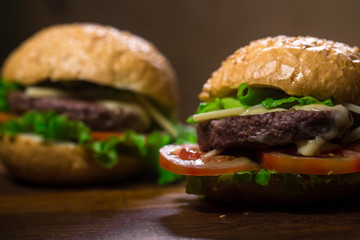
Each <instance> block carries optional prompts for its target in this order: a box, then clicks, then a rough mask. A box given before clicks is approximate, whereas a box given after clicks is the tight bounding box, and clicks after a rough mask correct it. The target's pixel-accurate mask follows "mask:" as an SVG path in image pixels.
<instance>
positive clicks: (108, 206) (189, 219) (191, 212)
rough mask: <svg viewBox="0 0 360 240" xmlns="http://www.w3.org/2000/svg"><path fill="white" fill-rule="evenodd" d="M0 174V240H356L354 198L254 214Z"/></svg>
mask: <svg viewBox="0 0 360 240" xmlns="http://www.w3.org/2000/svg"><path fill="white" fill-rule="evenodd" d="M0 173H1V174H0V239H264V240H265V239H280V238H283V239H360V205H359V204H357V202H358V201H357V199H353V200H352V201H347V202H344V203H341V204H338V205H336V206H335V205H332V206H321V207H320V206H319V207H317V208H306V207H293V208H283V209H282V208H281V209H280V208H264V207H263V208H259V207H249V206H241V205H228V204H218V203H214V202H210V201H207V200H204V199H202V198H199V197H197V196H193V195H187V194H185V193H184V183H179V184H177V185H175V186H165V187H164V186H162V187H161V186H157V185H155V184H151V183H146V182H145V181H140V182H136V183H132V184H129V183H128V184H123V185H117V186H95V187H85V188H48V187H39V186H32V185H26V184H20V183H15V182H13V181H11V180H10V179H9V178H8V177H7V176H6V174H5V173H4V172H1V171H0Z"/></svg>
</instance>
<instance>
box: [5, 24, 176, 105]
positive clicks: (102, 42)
mask: <svg viewBox="0 0 360 240" xmlns="http://www.w3.org/2000/svg"><path fill="white" fill-rule="evenodd" d="M2 76H3V77H4V78H6V79H7V80H11V81H16V82H18V83H20V84H22V85H25V86H28V85H34V84H36V83H39V82H42V81H45V80H50V81H52V82H58V81H74V80H81V81H89V82H93V83H96V84H100V85H105V86H110V87H114V88H117V89H124V90H130V91H134V92H137V93H140V94H144V95H146V96H149V97H150V98H152V99H154V100H156V101H158V102H159V103H162V104H163V105H165V106H168V107H170V108H172V109H174V108H176V106H177V104H178V95H177V83H176V79H175V74H174V71H173V69H172V67H171V65H170V63H169V61H168V60H167V59H166V58H165V57H164V56H163V55H162V54H161V53H160V52H159V51H158V50H157V49H156V48H155V46H154V45H153V44H151V43H150V42H148V41H146V40H144V39H143V38H140V37H138V36H136V35H134V34H132V33H130V32H127V31H119V30H117V29H115V28H113V27H109V26H102V25H97V24H90V23H74V24H64V25H54V26H51V27H47V28H44V29H42V30H41V31H39V32H38V33H36V34H35V35H33V36H32V37H30V38H29V39H28V40H26V41H25V42H24V43H22V44H21V45H20V46H19V47H18V48H17V49H15V50H14V51H13V52H12V53H11V54H10V56H9V57H8V58H7V59H6V61H5V62H4V65H3V68H2Z"/></svg>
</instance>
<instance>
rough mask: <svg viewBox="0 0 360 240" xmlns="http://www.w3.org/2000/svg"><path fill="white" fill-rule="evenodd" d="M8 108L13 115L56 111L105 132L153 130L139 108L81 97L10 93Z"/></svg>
mask: <svg viewBox="0 0 360 240" xmlns="http://www.w3.org/2000/svg"><path fill="white" fill-rule="evenodd" d="M8 105H9V109H10V112H11V113H14V114H23V113H25V112H27V111H30V110H37V111H40V112H44V111H48V110H53V111H54V112H56V113H59V114H65V115H66V116H68V118H69V119H72V120H79V121H82V122H84V123H85V124H87V125H88V126H89V127H90V128H91V129H94V130H104V131H115V130H116V131H122V130H125V129H133V130H135V131H139V132H143V131H146V130H147V129H146V128H148V127H149V122H146V121H145V119H144V118H143V117H142V116H140V115H141V113H140V112H139V111H138V110H137V109H131V108H121V107H119V108H117V109H115V110H114V109H109V108H106V107H104V106H103V105H100V104H98V103H96V102H91V101H87V100H85V99H77V98H60V97H46V98H34V97H28V96H26V95H25V94H24V93H23V92H20V91H14V92H10V93H9V94H8Z"/></svg>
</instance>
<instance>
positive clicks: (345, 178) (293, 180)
mask: <svg viewBox="0 0 360 240" xmlns="http://www.w3.org/2000/svg"><path fill="white" fill-rule="evenodd" d="M272 179H276V180H275V181H277V182H279V181H280V180H281V182H282V183H283V192H284V193H287V194H289V195H300V194H304V193H306V192H307V190H308V188H309V187H312V186H314V185H316V184H329V183H334V184H336V185H338V186H343V185H345V184H349V185H354V184H360V172H356V173H348V174H339V175H312V174H309V175H301V174H292V173H278V172H275V171H269V170H266V169H261V170H253V171H246V172H237V173H233V174H224V175H218V176H189V177H188V183H187V186H186V192H187V193H189V194H197V195H201V194H203V192H202V182H203V181H206V182H212V183H214V184H217V183H219V184H225V185H230V184H247V183H255V184H258V185H261V186H268V185H270V184H272Z"/></svg>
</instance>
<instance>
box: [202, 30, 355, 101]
mask: <svg viewBox="0 0 360 240" xmlns="http://www.w3.org/2000/svg"><path fill="white" fill-rule="evenodd" d="M241 83H246V84H248V85H250V86H259V87H271V88H278V89H282V90H283V91H285V92H286V93H287V94H290V95H296V96H312V97H315V98H317V99H319V100H323V99H327V98H331V97H332V98H334V99H336V100H339V101H345V102H349V103H354V104H360V98H359V95H360V52H359V48H357V47H354V48H352V47H350V46H348V45H346V44H343V43H338V42H334V41H328V40H324V39H318V38H314V37H287V36H277V37H268V38H264V39H260V40H257V41H254V42H251V43H250V45H248V46H246V47H243V48H240V49H238V50H237V51H236V52H235V53H234V54H233V55H231V56H229V57H228V58H227V59H226V60H225V61H223V62H222V64H221V67H220V68H219V69H218V70H217V71H215V72H214V73H213V74H212V76H211V78H210V79H209V80H208V81H207V82H206V84H205V85H204V87H203V90H202V92H201V93H200V95H199V98H200V100H201V101H211V100H213V99H214V98H216V97H225V96H228V95H231V94H233V93H234V92H236V89H237V88H238V86H239V85H240V84H241Z"/></svg>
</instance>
